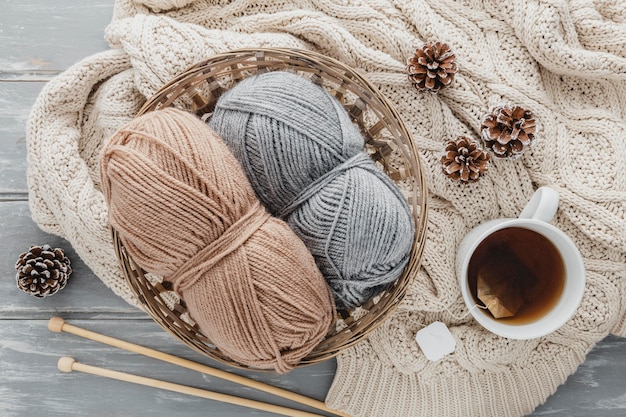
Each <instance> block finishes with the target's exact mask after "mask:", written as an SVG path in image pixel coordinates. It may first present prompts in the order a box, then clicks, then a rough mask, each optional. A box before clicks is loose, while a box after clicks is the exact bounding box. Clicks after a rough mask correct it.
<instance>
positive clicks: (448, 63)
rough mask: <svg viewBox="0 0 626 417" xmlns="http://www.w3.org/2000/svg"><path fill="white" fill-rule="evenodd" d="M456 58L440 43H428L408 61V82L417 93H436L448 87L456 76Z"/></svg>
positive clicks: (447, 47) (448, 48) (417, 50)
mask: <svg viewBox="0 0 626 417" xmlns="http://www.w3.org/2000/svg"><path fill="white" fill-rule="evenodd" d="M456 70H457V67H456V56H455V55H454V54H453V53H452V51H451V50H450V47H449V46H448V45H446V44H445V43H441V42H429V43H427V44H425V45H424V46H423V47H422V48H419V49H416V50H415V55H414V56H413V57H411V58H410V59H409V64H408V68H407V72H408V73H409V81H410V82H411V83H412V84H413V87H415V88H416V89H417V90H418V91H430V92H433V93H436V92H438V91H439V90H440V89H442V88H443V87H446V86H448V85H450V83H451V82H452V80H453V79H454V74H456Z"/></svg>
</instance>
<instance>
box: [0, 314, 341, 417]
mask: <svg viewBox="0 0 626 417" xmlns="http://www.w3.org/2000/svg"><path fill="white" fill-rule="evenodd" d="M71 324H74V325H76V326H80V327H84V328H87V329H89V330H93V331H96V332H99V333H103V334H107V335H109V336H113V337H117V338H120V339H125V340H128V341H131V342H133V343H137V344H140V345H144V346H147V347H150V348H153V349H158V350H161V351H164V352H167V353H171V354H174V355H177V356H181V357H184V358H186V359H190V360H194V361H199V362H202V363H205V364H207V365H209V366H213V367H217V368H220V369H227V370H229V371H232V372H234V373H237V374H241V375H244V376H247V377H250V378H253V379H256V380H260V381H263V382H265V383H269V384H272V385H275V386H279V387H280V388H284V389H287V390H289V391H293V392H297V393H299V394H303V395H306V396H309V397H312V398H316V399H318V400H323V399H324V396H325V394H326V392H327V391H328V389H329V387H330V384H331V382H332V377H333V374H334V369H335V362H334V361H333V360H331V361H327V362H325V363H323V364H319V365H314V366H310V367H306V368H303V369H297V370H294V371H292V372H290V373H288V374H286V375H282V376H279V375H276V374H274V373H269V372H247V371H241V370H235V369H233V368H227V367H225V366H224V365H221V364H219V363H217V362H212V361H210V360H209V359H207V358H204V357H203V356H201V355H199V354H197V353H196V352H193V351H192V350H190V349H189V348H187V347H186V346H184V345H182V344H180V343H179V342H177V341H175V340H173V338H172V337H171V336H170V335H169V334H167V333H165V332H164V331H163V330H162V329H161V328H160V327H158V326H157V325H156V324H155V323H153V322H151V321H139V320H88V321H80V320H75V321H71ZM46 326H47V321H45V320H19V321H15V320H0V364H1V366H0V415H2V416H3V417H24V416H49V417H56V416H59V417H61V416H62V417H68V416H91V417H99V416H102V417H104V416H107V417H115V416H131V415H133V416H151V417H159V416H163V417H165V416H168V417H169V416H172V415H182V416H188V417H194V416H202V417H205V416H207V415H211V416H221V417H239V416H242V415H258V416H259V417H261V416H268V417H270V416H272V414H271V413H266V412H255V411H254V410H249V409H247V408H243V407H239V406H233V405H225V404H223V403H219V402H215V401H209V400H204V399H200V398H195V397H190V396H185V395H183V394H177V393H172V392H167V391H162V390H158V389H155V388H149V387H143V386H137V385H132V384H129V383H125V382H120V381H114V380H109V379H105V378H102V377H97V376H93V375H88V374H84V373H77V372H73V373H69V374H66V373H61V372H59V371H58V370H57V369H56V362H57V360H58V358H59V357H61V356H72V357H74V358H75V359H76V360H79V361H81V362H84V363H87V364H90V365H95V366H101V367H108V368H111V369H115V370H119V371H123V372H129V373H135V374H139V375H142V376H147V377H151V378H157V379H163V380H167V381H170V382H175V383H179V384H185V385H190V386H194V387H197V388H202V389H208V390H212V391H217V392H221V393H225V394H230V395H236V396H239V397H244V398H250V399H253V400H258V401H264V402H272V403H274V404H278V405H282V406H287V407H291V408H300V409H302V410H305V411H309V412H314V411H315V410H313V409H310V408H308V407H305V406H299V405H298V404H295V403H291V402H289V401H287V400H283V399H280V398H277V397H273V396H270V395H269V394H265V393H261V392H258V391H255V390H252V389H250V388H246V387H242V386H239V385H236V384H233V383H230V382H225V381H222V380H220V379H217V378H215V377H210V376H203V375H202V374H199V373H196V372H193V371H189V370H187V369H182V368H179V367H177V366H175V365H170V364H162V363H161V362H159V361H156V360H154V359H150V358H146V357H143V356H140V355H137V354H134V353H129V352H125V351H122V350H120V349H116V348H113V347H110V346H106V345H102V344H99V343H97V342H93V341H89V340H86V339H82V338H79V337H77V336H74V335H71V334H67V333H51V332H49V331H48V330H47V328H46ZM316 413H317V412H316ZM320 414H323V413H321V412H320ZM323 415H328V414H323Z"/></svg>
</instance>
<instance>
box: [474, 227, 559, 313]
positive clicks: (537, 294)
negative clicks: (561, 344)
mask: <svg viewBox="0 0 626 417" xmlns="http://www.w3.org/2000/svg"><path fill="white" fill-rule="evenodd" d="M468 280H469V282H468V283H469V289H470V291H471V293H472V296H473V297H474V300H475V302H476V303H477V304H478V305H481V306H485V307H487V309H488V311H489V312H490V313H491V314H492V315H493V317H494V318H496V319H498V320H502V321H506V322H507V324H520V325H521V324H527V323H531V322H533V321H535V320H537V319H539V318H541V317H542V316H544V315H545V314H546V313H548V312H549V311H550V310H551V309H552V308H553V307H554V306H555V305H556V303H557V301H558V300H559V298H560V296H561V293H562V292H563V288H564V285H565V264H564V262H563V259H562V257H561V255H560V253H559V251H558V250H557V248H556V247H555V246H554V244H553V243H552V242H550V241H549V240H548V239H547V238H545V237H544V236H542V235H541V234H539V233H537V232H535V231H533V230H529V229H525V228H522V227H508V228H504V229H501V230H498V231H496V232H494V233H493V234H491V235H490V236H488V237H487V238H485V239H484V240H483V241H482V242H481V243H480V245H479V246H478V247H477V248H476V250H475V251H474V254H473V255H472V257H471V259H470V261H469V265H468Z"/></svg>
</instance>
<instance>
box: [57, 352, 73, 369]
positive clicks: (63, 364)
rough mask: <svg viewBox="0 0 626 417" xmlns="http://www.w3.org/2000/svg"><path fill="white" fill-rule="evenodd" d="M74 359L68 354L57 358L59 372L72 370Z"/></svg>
mask: <svg viewBox="0 0 626 417" xmlns="http://www.w3.org/2000/svg"><path fill="white" fill-rule="evenodd" d="M75 362H76V360H75V359H74V358H70V357H69V356H62V357H60V358H59V361H58V362H57V368H59V371H61V372H72V371H73V370H74V363H75Z"/></svg>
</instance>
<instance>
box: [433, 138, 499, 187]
mask: <svg viewBox="0 0 626 417" xmlns="http://www.w3.org/2000/svg"><path fill="white" fill-rule="evenodd" d="M490 159H491V156H490V155H489V154H488V153H487V152H485V151H483V150H482V149H481V148H480V146H479V145H478V143H477V142H476V141H473V140H471V139H470V138H468V137H466V136H459V137H458V138H456V140H451V141H448V142H447V143H446V146H445V148H444V150H443V153H442V155H441V164H442V165H443V172H444V174H446V175H447V176H448V178H450V179H452V180H454V181H461V182H463V183H469V182H476V181H478V180H479V179H480V177H482V176H483V175H485V174H486V173H487V169H488V168H489V161H490Z"/></svg>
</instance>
